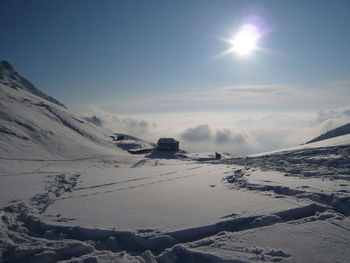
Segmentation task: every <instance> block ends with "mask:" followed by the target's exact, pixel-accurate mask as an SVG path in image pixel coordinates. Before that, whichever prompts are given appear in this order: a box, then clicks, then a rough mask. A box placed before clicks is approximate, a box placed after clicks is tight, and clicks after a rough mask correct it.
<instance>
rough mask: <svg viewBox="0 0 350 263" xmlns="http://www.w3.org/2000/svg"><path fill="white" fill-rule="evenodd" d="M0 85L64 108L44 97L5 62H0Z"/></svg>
mask: <svg viewBox="0 0 350 263" xmlns="http://www.w3.org/2000/svg"><path fill="white" fill-rule="evenodd" d="M0 83H3V84H5V85H7V86H10V87H11V88H14V89H23V90H26V91H28V92H30V93H32V94H34V95H36V96H38V97H40V98H43V99H45V100H48V101H50V102H52V103H55V104H57V105H59V106H62V107H64V108H66V106H64V104H62V103H61V102H59V101H58V100H56V99H55V98H53V97H51V96H48V95H46V94H45V93H44V92H42V91H41V90H39V89H37V88H36V87H34V85H33V84H32V83H31V82H30V81H29V80H27V79H25V78H24V77H22V76H20V75H19V74H18V73H17V72H16V71H15V70H14V69H13V67H12V66H11V65H10V63H9V62H7V61H1V62H0Z"/></svg>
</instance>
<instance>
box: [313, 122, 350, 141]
mask: <svg viewBox="0 0 350 263" xmlns="http://www.w3.org/2000/svg"><path fill="white" fill-rule="evenodd" d="M346 134H350V123H348V124H345V125H343V126H340V127H338V128H336V129H333V130H330V131H327V132H325V133H324V134H322V135H320V136H318V137H316V138H314V139H312V140H310V141H308V142H307V143H312V142H318V141H323V140H327V139H330V138H334V137H337V136H342V135H346Z"/></svg>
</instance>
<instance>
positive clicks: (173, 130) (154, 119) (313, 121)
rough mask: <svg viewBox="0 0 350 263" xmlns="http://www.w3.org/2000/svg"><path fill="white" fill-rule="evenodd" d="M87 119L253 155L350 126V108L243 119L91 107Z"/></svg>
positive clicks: (189, 146)
mask: <svg viewBox="0 0 350 263" xmlns="http://www.w3.org/2000/svg"><path fill="white" fill-rule="evenodd" d="M84 116H89V117H91V116H97V117H98V118H99V119H101V120H102V126H103V127H105V128H107V129H109V130H111V131H113V132H117V133H118V132H119V133H127V134H130V135H134V136H137V137H140V138H142V139H146V140H149V141H152V142H156V141H157V139H158V138H160V137H174V138H176V139H178V140H179V141H180V143H181V144H180V147H181V148H183V149H185V150H187V151H190V152H203V151H211V152H213V151H220V152H231V153H237V154H250V153H257V152H264V151H270V150H276V149H281V148H286V147H289V146H295V145H298V144H301V143H304V142H306V141H309V140H311V139H312V138H314V137H316V136H319V135H320V134H322V133H324V132H326V131H328V130H331V129H334V128H336V127H339V126H341V125H344V124H346V123H349V122H350V107H349V106H347V107H337V108H329V109H326V108H324V109H321V110H318V111H305V112H294V113H291V112H288V113H283V112H282V113H278V114H276V113H265V114H244V113H230V112H228V111H226V112H211V113H206V112H188V113H176V112H175V113H163V114H159V113H158V114H144V115H127V116H126V115H119V114H113V113H108V112H106V111H104V110H101V109H99V108H97V107H95V106H91V107H90V108H89V110H88V111H87V112H86V113H85V114H84Z"/></svg>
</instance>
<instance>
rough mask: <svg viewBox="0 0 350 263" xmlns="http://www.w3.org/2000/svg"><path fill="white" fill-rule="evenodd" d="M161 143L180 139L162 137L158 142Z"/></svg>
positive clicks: (174, 141) (175, 141)
mask: <svg viewBox="0 0 350 263" xmlns="http://www.w3.org/2000/svg"><path fill="white" fill-rule="evenodd" d="M161 143H178V141H177V140H175V139H174V138H160V139H159V140H158V144H161Z"/></svg>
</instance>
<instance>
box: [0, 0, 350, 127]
mask: <svg viewBox="0 0 350 263" xmlns="http://www.w3.org/2000/svg"><path fill="white" fill-rule="evenodd" d="M349 10H350V2H349V1H347V0H344V1H341V0H339V1H322V0H321V1H320V0H317V1H316V0H315V1H311V0H310V1H292V0H290V1H287V0H285V1H277V0H275V1H273V0H269V1H263V0H260V1H247V0H245V1H227V0H222V1H210V0H208V1H205V0H197V1H167V0H163V1H160V0H159V1H133V0H131V1H106V0H104V1H87V0H84V1H78V0H76V1H67V0H62V1H54V0H53V1H39V0H33V1H25V0H21V1H19V0H11V1H10V0H3V1H1V3H0V33H1V41H0V50H1V59H6V60H8V61H9V62H10V63H11V64H12V65H13V66H14V67H15V69H16V70H17V71H18V72H19V73H20V74H22V75H24V76H25V77H27V78H28V79H29V80H31V81H32V82H33V83H34V84H35V85H36V86H37V87H38V88H39V89H41V90H43V91H44V92H46V93H48V94H50V95H52V96H54V97H55V98H57V99H58V100H60V101H62V102H63V103H65V104H66V105H67V106H68V107H69V108H71V109H73V110H79V111H84V108H85V107H87V106H88V105H94V107H95V108H94V109H96V107H98V108H99V109H101V111H106V112H110V113H113V114H126V115H128V114H129V115H142V114H147V113H148V114H149V118H150V119H152V120H154V121H155V122H157V120H156V119H155V117H154V116H156V115H157V114H158V116H159V114H174V113H178V114H180V113H186V114H188V113H189V112H193V113H195V112H196V113H198V112H202V114H203V115H204V114H207V112H215V111H220V112H225V114H231V115H234V114H236V113H242V112H243V113H245V114H246V113H249V114H258V115H259V114H276V113H278V114H285V113H288V114H290V113H295V112H298V111H304V112H306V111H314V112H316V111H318V110H322V109H324V108H339V107H347V106H349V102H348V101H349V100H348V99H350V91H349V90H350V52H349V47H350V34H349V26H350V12H349ZM252 15H254V16H257V17H259V18H260V19H261V21H262V22H263V26H262V27H263V28H260V29H261V30H264V34H263V36H262V37H261V39H260V40H259V43H258V44H259V47H260V48H261V49H263V50H264V51H260V50H255V51H253V52H252V53H251V54H250V55H249V56H248V57H240V56H238V55H235V54H232V53H231V54H228V55H227V56H224V57H220V58H219V57H218V55H219V54H220V53H221V52H223V51H225V50H227V49H228V48H230V44H228V43H226V42H224V41H222V39H224V38H225V39H230V38H233V37H234V35H235V33H236V32H237V31H238V30H239V28H240V26H242V25H243V24H244V23H245V21H246V19H247V17H250V16H252ZM169 116H170V115H169ZM142 118H146V117H144V116H143V115H142ZM178 118H180V117H179V115H178ZM213 119H214V117H213ZM203 121H204V122H205V120H203V119H202V118H199V119H193V123H198V124H199V123H201V122H203ZM207 122H209V120H208V121H207ZM228 126H229V127H228V128H230V129H231V128H232V127H231V126H230V125H228Z"/></svg>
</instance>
